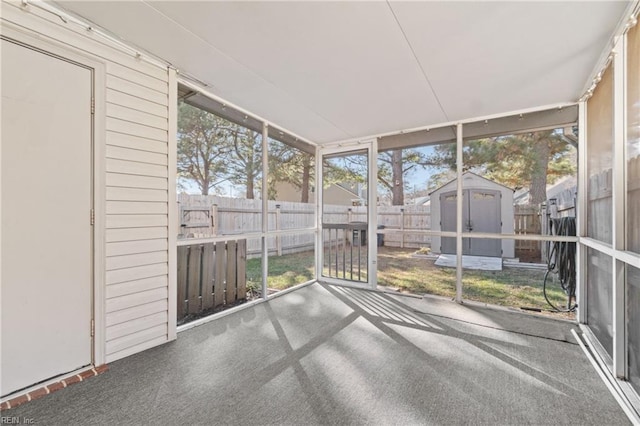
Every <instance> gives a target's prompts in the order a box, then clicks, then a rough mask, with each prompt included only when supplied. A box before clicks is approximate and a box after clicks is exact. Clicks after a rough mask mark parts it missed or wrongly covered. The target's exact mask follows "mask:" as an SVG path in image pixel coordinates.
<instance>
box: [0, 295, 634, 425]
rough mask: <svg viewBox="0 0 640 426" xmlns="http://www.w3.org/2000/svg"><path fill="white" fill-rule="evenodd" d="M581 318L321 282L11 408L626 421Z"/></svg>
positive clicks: (22, 413)
mask: <svg viewBox="0 0 640 426" xmlns="http://www.w3.org/2000/svg"><path fill="white" fill-rule="evenodd" d="M572 327H575V326H574V325H572V324H570V323H567V322H562V321H555V320H551V319H545V318H539V317H533V316H531V315H526V314H520V313H514V312H507V311H497V310H492V309H486V308H479V307H470V306H461V305H457V304H455V303H453V302H450V301H444V300H438V299H431V298H425V299H417V298H411V297H402V296H392V295H388V294H381V293H375V292H369V291H364V290H355V289H350V288H345V287H336V286H327V285H320V284H313V285H311V286H307V287H304V288H302V289H299V290H297V291H294V292H292V293H289V294H286V295H284V296H282V297H279V298H276V299H274V300H272V301H270V302H268V303H263V304H259V305H256V306H254V307H252V308H250V309H246V310H244V311H241V312H238V313H235V314H232V315H229V316H226V317H224V318H220V319H218V320H215V321H213V322H210V323H208V324H205V325H202V326H200V327H196V328H194V329H191V330H188V331H185V332H182V333H180V334H179V335H178V340H177V341H175V342H172V343H169V344H166V345H163V346H161V347H157V348H154V349H151V350H148V351H145V352H143V353H140V354H137V355H134V356H131V357H128V358H126V359H123V360H120V361H117V362H114V363H112V364H111V365H110V370H109V371H108V372H106V373H104V374H103V375H101V376H98V377H95V378H92V379H90V380H87V381H85V382H82V383H78V384H76V385H73V386H71V387H69V388H66V389H63V390H61V391H58V392H56V393H54V394H52V395H49V396H47V397H44V398H42V399H39V400H36V401H33V402H31V403H28V404H25V405H23V406H21V407H18V408H16V409H13V410H9V411H7V412H4V413H3V414H2V415H3V416H4V415H9V416H19V417H26V418H29V419H33V420H34V422H35V423H36V424H43V425H75V424H78V425H91V424H96V425H97V424H99V425H109V424H126V425H137V424H153V425H165V424H166V425H178V424H184V425H201V424H202V425H204V424H216V425H222V424H236V425H267V424H290V425H303V424H304V425H307V424H340V425H342V424H354V425H359V424H380V425H392V424H399V425H413V424H415V425H418V424H420V425H424V424H443V425H454V424H487V425H488V424H491V425H496V424H499V425H502V424H504V425H521V424H535V425H541V424H576V425H618V424H620V425H622V424H629V422H628V420H627V418H626V416H625V415H624V413H623V412H622V410H621V409H620V408H619V407H618V405H617V404H616V402H615V400H614V398H613V397H612V396H611V395H610V394H609V392H608V391H607V389H606V387H605V385H604V384H603V383H602V381H601V380H600V378H599V377H598V375H597V374H596V372H595V371H594V370H593V368H592V367H591V365H590V364H589V361H588V360H587V359H586V357H585V356H584V354H583V353H582V351H581V350H580V347H579V346H578V345H577V344H576V343H575V342H574V341H573V339H572V337H571V333H570V330H571V328H572Z"/></svg>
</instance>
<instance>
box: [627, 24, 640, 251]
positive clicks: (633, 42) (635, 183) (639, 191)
mask: <svg viewBox="0 0 640 426" xmlns="http://www.w3.org/2000/svg"><path fill="white" fill-rule="evenodd" d="M626 155H627V202H626V205H627V209H626V212H627V250H629V251H633V252H635V253H640V25H636V26H635V27H633V28H632V29H631V30H630V31H629V32H628V33H627V149H626Z"/></svg>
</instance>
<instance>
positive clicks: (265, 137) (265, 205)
mask: <svg viewBox="0 0 640 426" xmlns="http://www.w3.org/2000/svg"><path fill="white" fill-rule="evenodd" d="M268 173H269V125H268V124H267V123H263V124H262V192H261V196H262V298H263V299H265V300H266V299H267V277H268V276H269V241H268V240H267V231H268V228H269V193H268V188H267V174H268Z"/></svg>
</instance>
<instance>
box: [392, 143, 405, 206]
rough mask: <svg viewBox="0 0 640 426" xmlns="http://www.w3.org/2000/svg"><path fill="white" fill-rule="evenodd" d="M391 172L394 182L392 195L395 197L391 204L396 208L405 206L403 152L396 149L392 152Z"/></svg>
mask: <svg viewBox="0 0 640 426" xmlns="http://www.w3.org/2000/svg"><path fill="white" fill-rule="evenodd" d="M391 171H392V175H393V182H392V185H393V186H392V188H391V194H392V196H393V198H392V201H391V204H393V205H394V206H403V205H404V176H403V173H402V171H403V170H402V150H401V149H395V150H393V151H392V152H391Z"/></svg>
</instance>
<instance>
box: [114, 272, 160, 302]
mask: <svg viewBox="0 0 640 426" xmlns="http://www.w3.org/2000/svg"><path fill="white" fill-rule="evenodd" d="M166 286H167V277H166V276H160V277H151V278H143V279H141V280H135V281H129V282H126V283H120V284H113V285H108V286H107V298H115V297H121V296H127V295H129V294H134V293H140V292H141V291H147V290H153V289H156V288H161V287H166Z"/></svg>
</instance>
